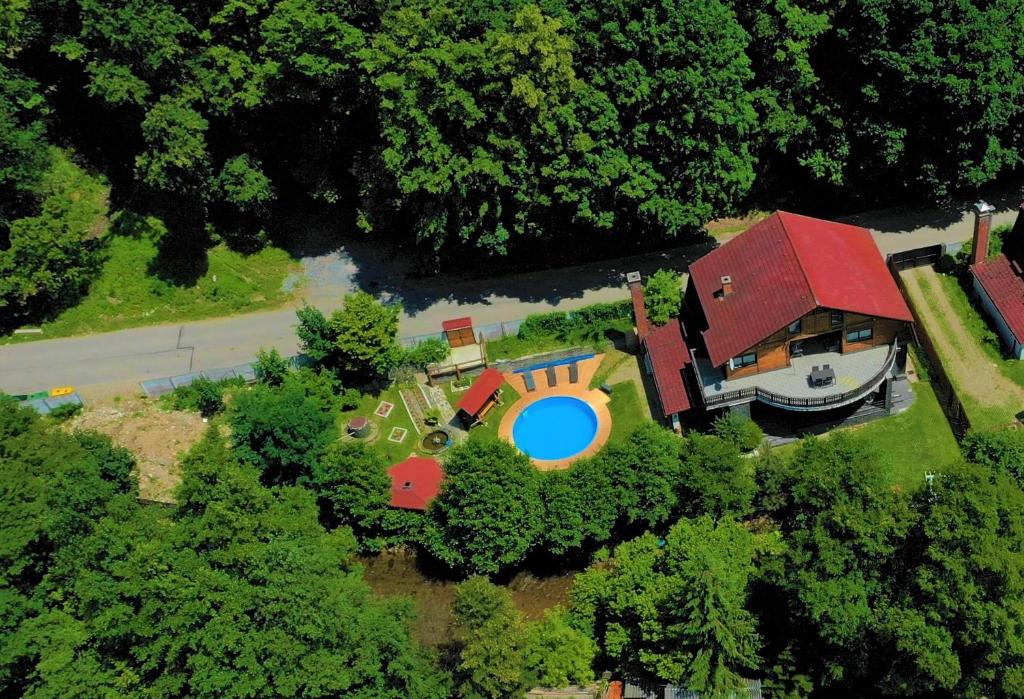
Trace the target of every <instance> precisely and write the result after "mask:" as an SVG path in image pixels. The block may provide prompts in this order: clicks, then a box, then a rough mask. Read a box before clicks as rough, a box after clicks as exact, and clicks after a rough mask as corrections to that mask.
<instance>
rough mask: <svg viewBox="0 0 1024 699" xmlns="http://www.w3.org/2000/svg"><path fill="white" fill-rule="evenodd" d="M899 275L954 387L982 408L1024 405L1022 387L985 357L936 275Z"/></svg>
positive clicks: (927, 271)
mask: <svg viewBox="0 0 1024 699" xmlns="http://www.w3.org/2000/svg"><path fill="white" fill-rule="evenodd" d="M901 275H902V277H903V280H904V282H905V284H906V288H907V293H908V294H909V295H910V300H911V302H912V303H913V304H914V308H915V309H916V310H917V312H918V314H919V315H920V317H921V321H922V322H923V323H924V324H925V325H927V326H928V330H929V335H930V336H931V338H932V340H933V341H934V342H935V343H936V345H937V347H936V349H938V351H939V352H940V354H941V355H942V359H943V363H944V364H945V365H946V370H947V371H948V372H949V373H950V375H951V378H952V380H953V381H955V382H956V385H957V388H958V389H960V390H962V391H963V392H964V393H965V394H967V396H968V397H969V398H970V399H971V400H973V401H974V402H976V403H977V404H978V405H980V406H982V407H985V408H1004V407H1006V406H1007V405H1008V404H1011V405H1022V404H1024V388H1021V387H1020V386H1018V385H1017V384H1015V383H1014V382H1013V381H1010V380H1009V379H1008V378H1006V377H1005V376H1004V375H1003V374H1002V372H1000V371H999V368H998V367H997V366H996V365H995V364H993V363H992V361H991V360H990V359H989V357H988V356H987V355H986V354H985V350H984V348H983V347H982V346H981V345H980V344H979V343H978V341H977V339H975V337H974V336H973V335H972V334H971V332H970V331H969V330H968V329H967V327H966V326H965V325H964V323H963V320H962V319H961V318H960V315H959V314H958V313H957V312H956V309H955V308H954V307H953V304H952V303H951V302H950V300H949V298H948V297H947V296H946V294H945V292H944V291H943V288H942V283H941V281H940V279H939V277H938V273H937V272H936V271H935V270H934V269H933V268H931V267H917V268H916V269H912V270H907V271H904V272H901ZM1012 412H1016V411H1012Z"/></svg>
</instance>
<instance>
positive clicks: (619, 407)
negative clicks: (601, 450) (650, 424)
mask: <svg viewBox="0 0 1024 699" xmlns="http://www.w3.org/2000/svg"><path fill="white" fill-rule="evenodd" d="M641 400H642V399H641V397H640V393H639V392H638V391H637V388H636V384H635V383H634V382H632V381H623V382H621V383H616V384H612V395H611V402H610V403H608V410H609V412H611V414H612V433H611V435H610V436H609V437H608V441H609V442H612V441H616V440H619V439H623V438H625V437H627V436H628V435H629V434H630V433H631V432H632V431H633V430H635V429H636V428H637V427H639V426H640V425H641V423H643V422H645V421H646V420H647V415H646V414H645V411H644V409H643V407H642V406H641V403H640V401H641Z"/></svg>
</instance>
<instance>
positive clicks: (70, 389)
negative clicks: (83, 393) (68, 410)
mask: <svg viewBox="0 0 1024 699" xmlns="http://www.w3.org/2000/svg"><path fill="white" fill-rule="evenodd" d="M74 392H75V387H74V386H58V387H57V388H51V389H50V397H51V398H56V397H57V396H66V395H68V394H69V393H74Z"/></svg>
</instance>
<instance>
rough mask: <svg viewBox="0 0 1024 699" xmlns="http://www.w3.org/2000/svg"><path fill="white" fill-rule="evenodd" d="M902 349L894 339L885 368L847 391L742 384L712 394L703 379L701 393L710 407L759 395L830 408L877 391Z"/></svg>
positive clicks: (786, 404)
mask: <svg viewBox="0 0 1024 699" xmlns="http://www.w3.org/2000/svg"><path fill="white" fill-rule="evenodd" d="M898 350H899V345H898V343H897V342H896V341H893V343H892V346H891V347H890V348H889V353H888V354H887V355H886V357H885V362H884V363H883V364H882V368H881V369H879V370H878V371H877V372H875V374H874V376H872V377H871V378H870V379H868V380H867V381H865V382H864V383H863V384H861V385H860V386H859V387H857V388H854V389H851V390H849V391H844V392H843V393H833V394H830V395H827V396H820V397H814V398H797V397H795V396H786V395H783V394H781V393H776V392H775V391H769V390H767V389H764V388H758V387H757V386H752V387H750V388H742V389H739V390H736V391H725V392H724V393H716V394H713V395H710V396H709V395H707V393H705V392H704V384H703V382H700V381H699V383H700V384H701V393H702V394H703V398H704V405H705V407H708V408H716V407H718V406H721V405H728V404H729V403H735V402H737V401H744V400H747V399H749V398H756V399H757V400H759V401H761V402H762V403H767V404H769V405H774V406H777V407H780V408H827V407H832V406H840V405H843V404H846V403H850V402H852V401H855V400H858V399H860V398H863V397H864V396H866V395H867V394H868V393H870V392H871V391H873V390H874V389H875V387H876V386H878V384H880V383H881V382H882V380H883V379H885V376H886V374H888V373H889V372H890V371H892V367H893V365H894V364H895V363H896V355H897V354H898ZM696 366H697V363H696V360H695V361H694V367H695V368H696ZM699 378H700V377H699V375H698V379H699Z"/></svg>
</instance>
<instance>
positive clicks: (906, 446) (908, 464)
mask: <svg viewBox="0 0 1024 699" xmlns="http://www.w3.org/2000/svg"><path fill="white" fill-rule="evenodd" d="M912 386H913V390H914V393H915V394H916V396H917V399H916V400H915V401H914V404H913V405H912V406H911V407H910V408H909V409H908V410H907V411H906V412H903V413H900V414H899V415H894V416H892V417H886V418H881V419H879V420H875V421H873V422H869V423H867V424H866V425H861V426H858V427H852V428H848V429H844V430H839V431H843V432H850V433H852V434H853V435H855V437H856V438H857V439H863V440H865V441H868V442H870V443H871V444H872V445H874V446H875V447H877V448H878V451H879V452H880V453H881V454H882V455H883V461H882V464H883V467H884V468H885V469H886V471H887V472H888V475H889V478H890V480H891V482H892V483H894V484H897V485H900V486H902V487H904V488H907V489H909V490H914V489H916V488H918V487H920V486H921V485H922V484H923V483H924V474H925V473H927V472H934V471H936V470H937V469H939V468H941V467H942V466H945V465H947V464H949V463H951V462H953V461H955V460H956V459H958V458H960V447H959V446H958V445H957V442H956V438H955V437H954V436H953V432H952V430H950V428H949V423H948V422H946V418H945V416H944V415H943V414H942V408H941V407H939V402H938V400H937V399H936V398H935V392H934V391H933V390H932V387H931V384H929V383H927V382H924V381H918V382H917V383H914V384H912ZM828 434H831V433H828ZM825 438H826V439H827V435H826V436H825ZM797 444H798V443H796V442H794V443H792V444H787V445H786V446H784V447H778V448H777V449H776V453H779V454H782V455H784V456H785V455H791V454H792V453H793V452H795V451H796V448H797Z"/></svg>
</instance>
